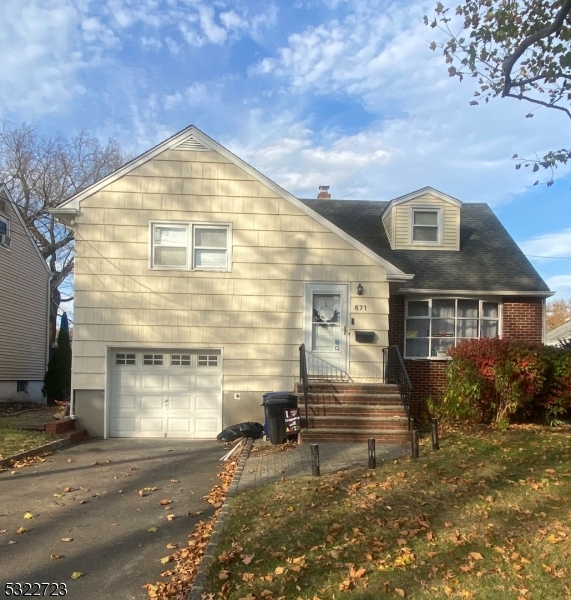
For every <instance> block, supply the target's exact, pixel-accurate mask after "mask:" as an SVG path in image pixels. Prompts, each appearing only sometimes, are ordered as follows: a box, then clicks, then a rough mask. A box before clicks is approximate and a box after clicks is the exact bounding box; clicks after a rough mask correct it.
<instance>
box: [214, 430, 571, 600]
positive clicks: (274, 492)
mask: <svg viewBox="0 0 571 600" xmlns="http://www.w3.org/2000/svg"><path fill="white" fill-rule="evenodd" d="M441 448H442V449H441V450H440V451H439V452H432V451H431V450H430V445H429V442H427V445H426V447H425V448H424V449H423V450H422V453H421V457H420V459H419V460H416V461H411V460H410V459H409V458H406V459H401V460H397V461H394V462H392V463H389V464H386V465H380V466H379V467H377V469H376V470H375V471H370V470H367V469H357V470H351V471H345V472H341V473H338V474H335V475H329V476H323V477H320V478H315V477H304V478H299V479H292V480H284V481H281V482H278V483H274V484H268V485H265V486H263V487H256V488H252V489H250V490H248V491H246V492H245V493H243V494H240V495H238V496H236V497H235V498H234V499H233V500H232V504H231V514H230V516H229V519H228V520H227V521H226V527H225V531H224V533H223V536H222V541H221V544H220V545H219V546H218V549H217V552H216V554H217V557H218V558H217V560H215V561H214V563H213V565H212V567H211V569H210V571H209V587H208V590H207V591H208V592H209V593H207V594H206V595H205V596H204V597H205V598H209V599H215V598H227V599H229V600H231V599H236V600H238V599H247V600H257V599H262V598H265V599H267V600H278V599H281V600H296V599H303V600H306V599H307V600H326V599H330V598H331V599H332V598H336V599H338V600H342V599H344V598H352V599H353V600H377V599H379V598H399V597H404V598H411V599H421V598H438V599H441V598H447V597H449V598H480V599H482V600H495V599H496V598H497V599H498V600H509V599H513V600H543V599H544V600H554V599H555V598H569V597H571V584H570V583H569V581H570V580H569V577H570V575H571V556H570V555H571V546H570V540H571V529H570V525H569V520H570V517H571V458H570V456H571V433H570V431H569V430H555V429H549V428H544V427H536V426H521V427H514V428H511V429H509V430H508V431H505V432H503V433H502V432H498V431H497V430H493V429H488V428H483V427H482V428H472V429H456V430H449V431H447V432H446V433H445V434H444V435H443V437H442V440H441Z"/></svg>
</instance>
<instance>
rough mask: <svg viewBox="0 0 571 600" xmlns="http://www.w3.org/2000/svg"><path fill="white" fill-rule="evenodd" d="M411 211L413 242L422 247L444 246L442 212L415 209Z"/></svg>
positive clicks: (436, 209) (435, 209) (430, 209)
mask: <svg viewBox="0 0 571 600" xmlns="http://www.w3.org/2000/svg"><path fill="white" fill-rule="evenodd" d="M411 211H412V215H411V220H410V221H411V230H412V231H411V234H412V235H411V238H412V239H411V242H412V243H413V244H422V245H436V244H437V245H440V244H442V225H441V217H440V213H441V210H440V209H439V208H418V207H413V208H412V209H411Z"/></svg>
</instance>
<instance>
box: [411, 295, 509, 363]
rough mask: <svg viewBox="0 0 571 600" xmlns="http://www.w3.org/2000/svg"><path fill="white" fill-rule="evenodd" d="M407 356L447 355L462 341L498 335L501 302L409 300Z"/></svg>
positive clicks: (451, 299) (450, 299)
mask: <svg viewBox="0 0 571 600" xmlns="http://www.w3.org/2000/svg"><path fill="white" fill-rule="evenodd" d="M405 322H406V332H405V356H406V357H408V358H429V357H441V358H443V357H445V356H446V354H447V352H448V350H449V349H450V348H454V346H456V345H457V344H458V342H460V341H461V340H469V339H474V338H483V337H488V338H495V337H497V336H498V335H499V304H498V303H497V302H490V301H487V300H473V299H467V298H431V299H427V300H408V301H407V302H406V317H405Z"/></svg>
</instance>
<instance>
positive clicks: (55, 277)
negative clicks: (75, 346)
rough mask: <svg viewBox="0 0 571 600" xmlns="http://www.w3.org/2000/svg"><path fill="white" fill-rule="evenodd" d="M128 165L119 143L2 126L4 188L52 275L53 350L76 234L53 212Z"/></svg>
mask: <svg viewBox="0 0 571 600" xmlns="http://www.w3.org/2000/svg"><path fill="white" fill-rule="evenodd" d="M127 160H128V157H127V156H126V155H125V154H124V153H123V151H122V150H121V147H120V146H119V144H118V142H116V141H115V140H108V141H107V142H106V143H102V142H101V141H100V140H99V139H98V138H96V137H92V136H90V135H89V134H88V133H87V132H86V131H80V132H79V133H78V134H77V135H76V136H75V137H72V138H71V139H67V138H65V137H63V136H61V135H56V136H51V137H50V136H44V135H41V133H40V131H39V128H38V126H37V125H30V124H28V123H22V124H21V125H15V124H13V123H11V122H9V121H4V122H3V123H2V124H1V125H0V182H2V183H5V184H6V186H7V187H8V189H9V190H10V193H11V195H12V198H13V199H14V201H15V203H16V206H17V207H18V210H19V211H20V214H21V215H22V218H23V220H24V222H25V223H26V226H27V227H28V229H29V231H30V233H31V234H32V236H33V237H34V240H35V241H36V244H37V245H38V248H39V250H40V252H41V254H42V256H43V257H44V259H45V260H46V262H47V264H48V267H49V268H50V271H51V272H52V280H51V302H50V337H49V340H50V346H52V345H53V343H54V342H55V336H56V323H57V314H58V309H59V306H60V304H61V303H62V302H66V301H69V300H71V299H72V297H71V296H69V295H68V297H67V298H66V297H62V291H63V292H64V294H65V292H66V291H67V290H68V289H69V288H70V287H71V286H70V285H69V283H70V278H71V276H72V273H73V266H74V243H73V233H72V232H71V231H69V230H67V229H65V227H63V225H61V224H59V223H58V222H57V221H56V220H55V219H54V217H53V216H52V215H50V214H49V212H48V211H49V209H50V208H54V207H56V206H58V205H59V204H61V203H62V202H64V201H65V200H67V199H68V198H70V197H71V196H73V195H74V194H76V193H77V192H79V191H81V190H83V189H85V188H86V187H88V186H90V185H91V184H92V183H95V182H96V181H98V180H99V179H101V178H103V177H105V176H106V175H108V174H109V173H111V172H113V171H114V170H115V169H117V168H119V167H120V166H121V165H122V164H124V163H125V162H126V161H127Z"/></svg>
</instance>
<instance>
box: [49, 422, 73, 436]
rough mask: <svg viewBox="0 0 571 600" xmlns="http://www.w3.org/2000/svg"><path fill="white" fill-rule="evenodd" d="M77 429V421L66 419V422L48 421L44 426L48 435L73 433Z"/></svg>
mask: <svg viewBox="0 0 571 600" xmlns="http://www.w3.org/2000/svg"><path fill="white" fill-rule="evenodd" d="M74 429H75V420H74V419H66V420H65V421H58V420H54V421H48V422H47V423H46V424H45V426H44V431H45V432H46V433H55V434H59V433H65V432H67V431H73V430H74Z"/></svg>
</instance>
